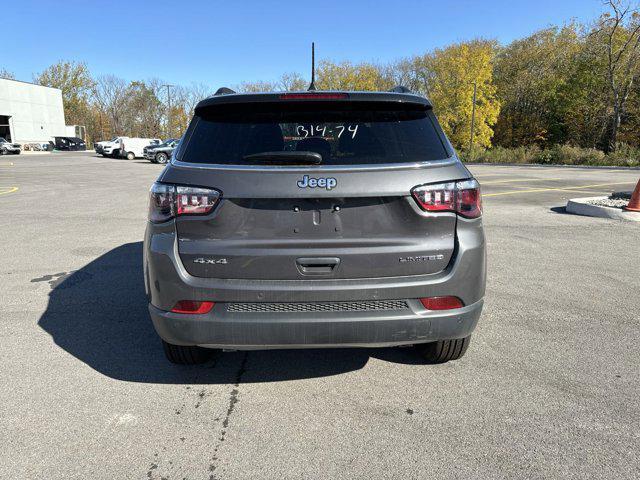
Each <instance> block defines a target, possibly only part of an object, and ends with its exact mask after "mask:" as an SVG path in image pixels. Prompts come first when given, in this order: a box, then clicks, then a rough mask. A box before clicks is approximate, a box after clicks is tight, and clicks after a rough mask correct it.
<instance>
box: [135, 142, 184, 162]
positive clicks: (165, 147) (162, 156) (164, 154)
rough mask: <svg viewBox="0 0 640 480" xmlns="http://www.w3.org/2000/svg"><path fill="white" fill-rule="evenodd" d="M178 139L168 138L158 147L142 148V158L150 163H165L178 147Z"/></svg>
mask: <svg viewBox="0 0 640 480" xmlns="http://www.w3.org/2000/svg"><path fill="white" fill-rule="evenodd" d="M179 142H180V139H179V138H170V139H168V140H165V141H164V142H163V143H161V144H160V145H149V146H148V147H144V152H143V153H144V158H146V159H147V160H149V161H151V162H152V163H162V164H164V163H167V162H168V161H169V159H170V158H171V154H172V153H173V151H174V150H175V149H176V148H177V147H178V143H179Z"/></svg>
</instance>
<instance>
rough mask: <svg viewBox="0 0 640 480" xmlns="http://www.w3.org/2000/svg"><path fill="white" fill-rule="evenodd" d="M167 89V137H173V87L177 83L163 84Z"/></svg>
mask: <svg viewBox="0 0 640 480" xmlns="http://www.w3.org/2000/svg"><path fill="white" fill-rule="evenodd" d="M162 86H163V87H166V89H167V106H168V109H167V138H171V88H172V87H175V85H169V84H166V85H162Z"/></svg>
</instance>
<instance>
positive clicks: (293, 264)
mask: <svg viewBox="0 0 640 480" xmlns="http://www.w3.org/2000/svg"><path fill="white" fill-rule="evenodd" d="M481 213H482V210H481V201H480V187H479V185H478V182H477V181H476V180H475V179H474V178H473V177H472V175H471V173H470V172H469V171H468V170H467V169H466V168H465V167H464V165H463V164H462V163H461V162H460V160H459V159H458V158H457V157H456V154H455V153H454V151H453V148H452V147H451V144H450V143H449V141H448V140H447V138H446V137H445V135H444V133H443V131H442V130H441V128H440V126H439V124H438V122H437V120H436V117H435V116H434V114H433V112H432V106H431V104H430V103H429V101H428V100H427V99H426V98H424V97H422V96H419V95H414V94H411V93H409V92H408V91H407V90H406V89H405V88H403V87H396V88H395V89H394V90H393V91H391V92H376V93H369V92H328V91H310V92H296V93H275V94H271V93H269V94H235V93H233V92H231V91H230V90H229V89H221V90H220V91H219V93H217V94H216V95H213V96H212V97H209V98H207V99H205V100H203V101H201V102H200V103H199V104H198V105H197V107H196V109H195V114H194V117H193V119H192V120H191V123H190V125H189V127H188V129H187V131H186V133H185V135H184V139H183V141H182V142H181V143H180V145H179V147H178V149H177V150H176V152H175V155H174V157H173V158H172V160H171V162H170V163H169V164H167V166H166V167H165V168H164V170H163V171H162V173H161V175H160V177H159V178H158V180H157V182H156V183H154V184H153V186H152V187H151V192H150V205H149V221H148V224H147V229H146V234H145V245H144V277H145V287H146V291H147V294H148V297H149V312H150V314H151V318H152V320H153V323H154V326H155V329H156V331H157V332H158V334H159V335H160V337H161V338H162V341H163V345H164V350H165V353H166V355H167V357H168V359H169V360H170V361H172V362H175V363H183V364H191V363H198V362H202V361H205V360H206V359H207V358H208V356H209V354H210V353H211V351H212V349H234V350H236V349H237V350H249V349H270V348H314V347H387V346H397V345H415V346H416V347H417V348H418V351H419V352H420V353H421V354H422V355H423V356H424V359H425V361H427V362H430V363H438V362H446V361H448V360H455V359H458V358H460V357H461V356H462V355H463V354H464V353H465V351H466V349H467V347H468V345H469V340H470V335H471V332H472V331H473V329H474V328H475V326H476V324H477V322H478V318H479V317H480V312H481V310H482V304H483V296H484V292H485V272H486V267H485V237H484V231H483V227H482V218H481Z"/></svg>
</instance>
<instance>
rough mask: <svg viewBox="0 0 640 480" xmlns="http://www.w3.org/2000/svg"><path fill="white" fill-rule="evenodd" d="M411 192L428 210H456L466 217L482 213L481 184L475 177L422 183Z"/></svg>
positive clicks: (422, 206) (474, 216)
mask: <svg viewBox="0 0 640 480" xmlns="http://www.w3.org/2000/svg"><path fill="white" fill-rule="evenodd" d="M411 194H412V195H413V198H415V199H416V201H417V202H418V205H420V208H422V209H423V210H425V211H427V212H455V213H457V214H458V215H461V216H463V217H466V218H478V217H479V216H480V215H482V198H481V196H480V184H479V183H478V182H477V181H476V180H474V179H471V180H463V181H460V182H447V183H436V184H431V185H420V186H417V187H415V188H413V189H412V190H411Z"/></svg>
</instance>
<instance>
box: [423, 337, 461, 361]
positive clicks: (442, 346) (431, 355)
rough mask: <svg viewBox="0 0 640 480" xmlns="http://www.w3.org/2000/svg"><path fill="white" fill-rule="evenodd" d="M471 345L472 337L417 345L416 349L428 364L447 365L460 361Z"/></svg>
mask: <svg viewBox="0 0 640 480" xmlns="http://www.w3.org/2000/svg"><path fill="white" fill-rule="evenodd" d="M469 343H471V335H469V336H468V337H465V338H454V339H452V340H440V341H438V342H431V343H423V344H420V345H416V349H417V350H418V352H419V353H420V355H421V356H422V358H424V360H425V361H426V362H427V363H446V362H448V361H449V360H458V359H459V358H462V356H463V355H464V354H465V353H466V351H467V349H468V348H469Z"/></svg>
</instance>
